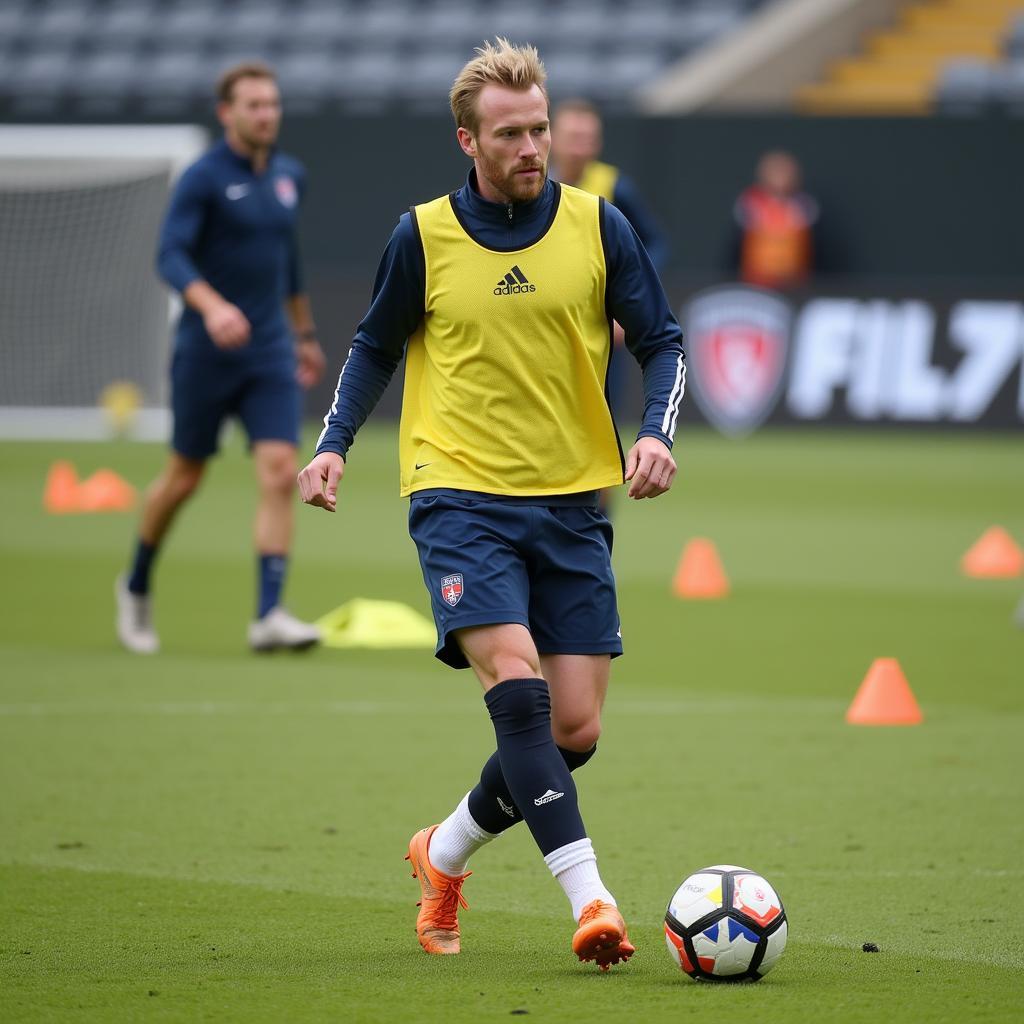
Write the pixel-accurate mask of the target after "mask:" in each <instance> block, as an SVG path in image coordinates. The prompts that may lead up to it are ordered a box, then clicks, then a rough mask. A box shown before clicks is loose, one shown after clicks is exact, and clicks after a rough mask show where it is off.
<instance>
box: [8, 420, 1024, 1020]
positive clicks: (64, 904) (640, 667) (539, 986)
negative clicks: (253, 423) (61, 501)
mask: <svg viewBox="0 0 1024 1024" xmlns="http://www.w3.org/2000/svg"><path fill="white" fill-rule="evenodd" d="M394 447H395V446H394V437H393V435H392V433H391V431H390V430H389V429H386V428H376V429H372V428H370V429H367V430H366V431H365V432H364V434H363V435H361V436H360V439H359V442H358V444H357V446H356V448H355V449H354V451H353V458H352V461H351V466H350V469H349V472H348V476H347V478H346V482H345V484H344V485H343V492H342V502H341V505H340V511H339V513H338V514H337V515H335V516H329V515H327V514H324V513H321V512H314V511H312V510H309V509H302V510H301V511H300V515H299V532H298V538H297V545H296V552H295V558H294V566H293V571H292V574H291V579H290V582H289V587H288V595H287V596H288V603H289V605H290V606H291V607H292V608H293V609H294V610H295V611H296V612H297V613H299V614H302V615H305V616H310V617H315V616H317V615H318V614H320V613H322V612H324V611H326V610H328V609H329V608H332V607H334V606H335V605H337V604H339V603H341V602H342V601H344V600H346V599H348V598H350V597H353V596H357V595H361V596H368V597H388V598H396V599H399V600H404V601H407V602H408V603H410V604H412V605H413V606H415V607H417V608H419V609H420V610H422V611H424V612H426V611H427V600H426V595H425V594H424V593H423V589H422V582H421V579H420V576H419V569H418V566H417V563H416V558H415V552H414V549H413V546H412V543H411V541H409V539H408V536H407V533H406V530H405V511H406V506H405V503H404V502H403V501H401V500H400V499H398V498H397V497H396V484H395V481H396V479H397V467H396V457H395V453H394ZM676 454H677V458H678V460H679V463H680V475H679V479H678V482H677V484H676V487H675V489H674V490H673V492H672V493H670V494H669V495H667V496H665V497H664V498H661V499H659V500H658V501H655V502H641V503H636V504H632V503H630V504H628V505H627V503H626V502H625V501H620V503H619V507H618V517H617V524H616V525H617V539H616V550H615V565H616V572H617V575H618V579H619V583H620V597H621V609H622V617H623V635H624V639H625V643H626V649H627V656H626V657H625V658H623V659H621V660H620V661H619V662H617V663H616V666H615V670H614V672H613V685H612V692H611V695H610V699H609V702H608V707H607V712H606V719H605V735H604V738H603V739H602V742H601V749H600V753H599V756H598V757H597V758H596V759H595V760H594V761H593V762H592V763H591V764H590V765H588V766H587V768H586V769H584V770H583V771H582V772H580V773H579V775H578V782H579V785H580V789H581V802H582V808H583V813H584V817H585V819H586V821H587V823H588V826H589V830H590V833H591V835H592V836H593V838H594V841H595V845H596V848H597V850H598V853H599V857H600V863H601V867H602V872H603V874H604V876H605V878H606V880H607V882H608V883H609V885H610V886H611V888H612V890H613V891H614V892H615V893H616V894H617V896H618V898H619V901H620V903H621V905H622V908H623V910H624V911H625V914H626V917H627V920H628V922H629V924H630V934H631V937H632V938H633V939H634V941H635V942H636V945H637V947H638V953H637V955H636V957H635V958H634V959H633V961H632V962H630V963H629V964H628V965H626V966H625V967H624V968H621V969H614V970H613V971H612V972H611V973H610V974H609V975H600V974H599V973H598V972H597V971H596V970H595V969H594V968H593V967H592V966H587V967H585V966H583V965H580V964H578V963H576V962H575V961H574V959H573V958H572V956H571V953H570V951H569V938H570V935H571V933H572V928H573V923H572V921H571V920H570V917H569V913H568V909H567V906H566V904H565V900H564V898H563V897H562V895H561V893H560V891H559V890H558V887H557V885H556V884H555V882H554V881H553V880H552V879H551V878H550V876H549V875H548V874H547V871H546V870H545V868H544V866H543V863H542V862H541V860H540V858H539V856H538V855H537V853H536V850H535V849H534V848H533V847H532V845H531V843H530V840H529V836H528V834H527V833H526V831H525V829H524V828H523V827H522V826H520V827H519V828H518V829H516V830H514V831H513V832H511V833H509V834H507V835H506V836H505V837H503V838H502V839H501V840H499V841H498V842H496V843H495V844H493V845H492V846H491V847H490V848H489V849H487V850H485V851H483V852H482V853H481V854H480V855H478V857H477V858H476V859H475V861H474V863H473V865H472V867H473V869H474V872H475V874H474V877H473V878H472V879H471V880H470V882H469V883H467V886H466V895H467V897H468V900H469V902H470V904H471V906H472V910H471V911H469V912H468V913H464V914H463V915H462V919H463V945H464V948H465V952H464V953H463V954H462V955H461V956H459V957H445V958H434V957H427V956H425V955H424V954H423V953H421V952H420V950H419V947H418V946H417V944H416V940H415V936H414V934H413V920H414V915H415V908H414V906H413V904H414V902H415V900H416V899H417V898H418V887H417V885H416V883H415V882H414V881H413V880H412V879H411V878H410V877H409V873H408V867H407V865H406V864H405V863H404V862H403V860H402V857H403V854H404V852H405V844H406V842H407V840H408V837H409V835H410V834H411V832H413V831H414V830H415V829H416V828H419V827H421V826H423V825H426V824H429V823H431V822H433V821H436V820H439V819H440V818H441V817H442V816H444V815H445V814H446V813H447V812H448V810H449V809H450V808H451V806H453V804H454V803H455V801H456V800H457V799H458V798H459V797H460V796H461V795H462V794H463V793H464V792H465V791H466V789H468V788H469V786H470V785H471V784H472V783H473V781H474V778H475V773H476V772H477V771H478V769H479V767H480V764H481V763H482V761H483V759H484V758H485V757H486V756H487V754H488V753H489V752H490V750H491V749H492V739H491V733H490V727H489V724H488V721H487V717H486V714H485V711H484V708H483V705H482V701H481V700H480V697H479V694H478V692H477V688H476V684H475V682H474V681H473V680H472V678H471V677H470V676H469V674H468V673H460V674H456V673H453V672H451V671H450V670H447V669H445V668H443V667H442V666H440V665H438V664H436V663H434V662H433V661H432V659H431V657H430V655H429V652H377V653H374V652H339V651H317V652H315V653H313V654H311V655H309V656H305V657H284V656H274V657H264V658H258V657H253V656H250V655H249V654H248V653H247V652H246V650H245V647H244V628H245V624H246V622H247V620H248V618H249V616H250V613H251V603H252V590H253V577H254V571H255V570H254V565H253V560H252V558H251V556H250V550H249V542H248V535H249V531H248V525H247V524H248V520H249V517H250V513H251V508H252V485H251V482H250V475H249V474H250V469H249V466H248V464H247V461H246V459H245V457H244V456H243V454H242V453H241V451H240V446H239V444H238V443H237V441H236V442H235V443H234V444H232V445H230V446H229V449H228V451H227V453H226V454H225V455H224V456H223V457H222V458H220V459H219V460H218V461H217V462H216V463H215V465H214V466H213V467H212V473H211V475H210V478H209V479H208V480H207V482H206V483H205V484H204V490H203V493H201V494H200V495H199V496H198V498H197V500H196V501H195V502H194V503H193V504H192V506H191V507H190V508H189V509H187V511H186V513H185V515H184V517H183V519H182V521H181V522H180V523H179V524H178V526H177V528H176V530H175V532H174V535H173V537H172V538H171V541H170V543H169V545H168V547H167V548H166V550H165V552H164V553H163V555H162V556H161V561H160V564H159V565H158V567H157V576H156V585H157V595H158V604H157V621H158V626H159V629H160V633H161V637H162V640H163V645H164V650H163V653H161V654H160V655H159V656H157V657H155V658H151V659H138V658H133V657H131V656H130V655H127V654H124V653H122V652H121V651H119V650H118V649H117V647H116V645H115V642H114V638H113V631H112V604H113V602H112V583H113V578H114V576H115V574H116V573H117V572H118V571H119V570H120V569H121V568H122V566H123V563H124V561H125V559H126V558H127V555H128V551H129V547H130V542H131V536H132V533H133V523H134V520H133V518H132V517H130V516H123V515H107V516H84V517H49V516H45V515H44V514H43V513H42V512H41V507H40V496H41V491H42V482H43V478H44V475H45V471H46V468H47V465H48V464H49V462H50V461H51V460H52V459H54V458H56V457H70V458H72V459H74V460H75V462H76V463H77V465H78V468H79V471H80V472H82V473H87V472H91V471H92V470H94V469H96V468H98V467H100V466H103V465H110V466H113V467H114V468H116V469H117V470H119V471H120V472H122V473H123V474H124V475H125V476H127V477H128V478H129V479H130V480H131V481H133V482H134V483H136V484H138V485H143V484H144V483H145V482H146V481H147V480H148V479H149V478H150V477H151V476H152V475H153V474H154V473H155V471H156V469H157V467H158V465H159V463H160V460H161V459H162V452H161V451H160V449H158V448H155V447H152V446H145V445H128V444H111V445H91V444H80V445H70V446H62V447H61V448H60V449H59V450H57V449H56V448H55V446H52V445H43V444H17V445H15V444H5V445H0V473H2V479H3V494H4V516H3V523H4V529H3V531H2V534H0V567H2V574H3V581H4V585H3V587H2V590H0V663H2V666H3V668H2V682H0V782H2V792H3V799H2V800H0V1018H2V1019H3V1020H4V1021H5V1022H14V1021H40V1020H46V1021H63V1020H111V1021H123V1020H147V1021H149V1020H152V1021H161V1020H168V1021H172V1020H173V1021H192V1020H211V1021H245V1022H253V1021H281V1020H302V1021H318V1020H325V1021H326V1020H346V1021H409V1020H421V1021H441V1020H445V1021H452V1022H458V1021H480V1020H505V1019H507V1018H508V1017H509V1016H510V1015H512V1014H517V1015H518V1014H523V1015H526V1014H528V1015H529V1016H530V1019H532V1020H544V1021H587V1022H593V1021H594V1020H621V1021H660V1020H676V1019H682V1018H690V1017H692V1018H697V1017H698V1016H703V1017H706V1016H707V1015H709V1014H710V1015H714V1016H715V1017H716V1018H718V1017H722V1016H729V1017H730V1018H731V1019H740V1020H756V1021H759V1022H767V1024H774V1022H783V1021H786V1022H792V1021H804V1020H806V1021H833V1020H834V1021H876V1020H880V1019H881V1020H900V1021H957V1022H962V1021H1007V1020H1011V1019H1019V1017H1018V1015H1019V1013H1020V1007H1021V1003H1022V991H1024V990H1022V983H1021V976H1022V975H1021V971H1022V968H1024V943H1022V938H1021V934H1022V929H1021V924H1022V917H1021V911H1020V901H1019V899H1018V898H1017V895H1016V893H1017V892H1018V890H1019V889H1020V885H1021V879H1022V875H1024V869H1022V867H1021V860H1020V852H1021V849H1022V848H1024V814H1022V810H1024V805H1022V801H1021V790H1020V777H1021V771H1022V768H1024V758H1022V755H1021V752H1020V741H1021V736H1022V725H1024V687H1022V685H1021V684H1022V682H1024V631H1020V630H1017V629H1015V628H1014V627H1013V626H1012V625H1011V621H1010V620H1011V615H1012V612H1013V609H1014V607H1015V605H1016V604H1017V602H1018V600H1019V599H1020V596H1021V592H1022V590H1024V581H1022V580H1018V581H1015V582H1013V581H1011V582H1000V581H993V582H979V581H973V580H967V579H964V578H962V577H961V576H960V575H959V573H958V565H957V563H958V559H959V557H960V555H961V554H962V552H963V551H964V550H965V549H966V548H967V546H968V545H969V544H970V543H972V542H973V541H974V540H975V539H976V537H977V536H978V535H979V534H980V533H981V532H982V530H983V529H984V528H986V527H987V526H989V525H990V524H992V523H1001V524H1002V525H1004V526H1006V527H1007V528H1008V529H1009V530H1010V531H1011V532H1012V533H1014V534H1015V536H1016V537H1017V539H1018V541H1024V458H1022V451H1021V446H1020V442H1019V440H1017V439H1014V438H1009V437H1001V438H1000V437H990V438H983V437H979V436H972V437H964V436H961V437H951V436H949V435H940V434H929V435H907V434H883V433H871V434H841V433H835V434H821V435H814V436H812V435H807V434H801V433H779V432H765V433H762V434H760V435H758V436H756V437H755V438H753V439H751V440H749V441H746V442H743V443H730V442H727V441H724V440H722V439H720V438H718V437H716V436H713V435H711V434H708V433H704V432H699V431H693V432H690V433H689V434H688V435H686V436H683V437H682V438H681V439H680V442H679V444H678V445H677V450H676ZM694 535H706V536H710V537H712V538H713V539H714V540H715V541H716V543H717V544H718V546H719V550H720V552H721V554H722V557H723V560H724V562H725V566H726V569H727V571H728V572H729V574H730V577H731V580H732V583H733V593H732V595H731V596H730V597H729V598H728V599H727V600H724V601H718V602H707V603H684V602H680V601H678V600H676V599H674V598H672V597H671V596H670V594H669V581H670V579H671V576H672V572H673V569H674V567H675V563H676V560H677V558H678V556H679V553H680V550H681V547H682V544H683V542H684V541H685V540H686V539H687V538H688V537H691V536H694ZM882 655H889V656H895V657H898V658H899V659H900V660H901V663H902V665H903V668H904V670H905V672H906V674H907V677H908V679H909V681H910V684H911V686H912V687H913V689H914V691H915V693H916V694H917V697H918V699H919V701H920V703H921V705H922V707H923V710H924V714H925V722H924V724H923V725H921V726H919V727H915V728H873V729H872V728H855V727H850V726H847V725H846V724H845V723H844V721H843V712H844V710H845V708H846V706H847V704H848V703H849V701H850V699H851V698H852V696H853V694H854V692H855V690H856V688H857V686H858V684H859V683H860V680H861V679H862V677H863V675H864V673H865V672H866V670H867V668H868V666H869V664H870V662H871V661H872V659H874V658H875V657H877V656H882ZM717 862H732V863H740V864H744V865H746V866H749V867H752V868H754V869H756V870H758V871H761V872H762V873H763V874H765V875H766V876H767V877H768V878H769V879H770V880H771V881H772V882H773V883H775V884H776V886H777V887H778V889H779V891H780V892H781V894H782V897H783V900H784V901H785V903H786V907H787V910H788V913H789V916H790V921H791V931H790V943H789V948H788V949H787V951H786V954H785V955H784V957H783V959H782V961H781V963H780V964H779V966H778V967H777V968H776V969H775V971H774V972H773V973H772V974H770V975H769V976H768V978H767V979H766V980H765V981H763V982H761V983H760V984H758V985H753V986H742V987H738V988H737V987H713V986H708V985H696V984H694V983H692V982H690V981H688V980H687V979H686V978H684V977H682V976H680V975H679V974H678V973H677V972H676V970H675V968H674V967H673V966H672V964H671V962H670V960H669V957H668V954H667V952H666V951H665V949H664V943H663V939H662V937H661V924H660V922H661V917H662V914H663V912H664V908H665V904H666V902H667V900H668V897H669V895H670V894H671V892H672V891H673V889H674V888H675V886H676V885H677V884H678V883H679V881H680V880H681V879H682V878H683V877H684V876H685V875H686V874H688V873H689V872H691V871H693V870H695V869H697V868H700V867H702V866H704V865H705V864H708V863H717ZM864 942H875V943H877V944H878V946H879V947H880V952H879V953H875V954H867V953H864V952H862V951H861V945H862V943H864Z"/></svg>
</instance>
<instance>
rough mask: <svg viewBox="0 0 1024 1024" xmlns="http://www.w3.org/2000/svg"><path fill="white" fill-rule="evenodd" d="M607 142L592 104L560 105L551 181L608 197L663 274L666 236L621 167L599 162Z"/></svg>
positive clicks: (554, 122) (553, 128) (553, 136)
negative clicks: (604, 143)
mask: <svg viewBox="0 0 1024 1024" xmlns="http://www.w3.org/2000/svg"><path fill="white" fill-rule="evenodd" d="M603 141H604V140H603V132H602V124H601V115H600V114H599V113H598V112H597V108H596V107H595V106H594V105H593V104H592V103H591V102H590V101H589V100H583V99H571V100H564V101H563V102H561V103H559V104H558V106H557V107H555V111H554V115H553V116H552V119H551V164H552V167H551V177H553V178H555V179H557V180H558V181H564V182H565V184H566V185H575V186H576V188H581V189H583V191H584V192H591V193H593V194H594V195H598V196H604V198H605V199H607V200H608V201H609V202H610V203H613V204H614V205H615V206H617V207H618V208H619V209H620V210H621V211H622V213H623V214H624V215H625V217H626V220H628V221H629V223H630V224H631V225H632V227H633V230H634V231H635V232H636V233H637V235H638V236H639V238H640V241H641V242H643V243H644V248H645V249H646V250H647V255H648V256H650V257H651V262H652V263H653V264H654V266H655V269H656V270H658V271H660V270H662V269H663V267H664V263H665V258H666V256H667V255H668V245H667V244H666V242H665V236H664V235H663V234H662V233H661V232H660V231H659V230H658V225H657V224H656V223H655V221H654V218H653V217H652V216H651V214H650V213H649V212H648V210H647V207H646V206H645V205H644V204H643V202H642V200H641V199H640V194H639V192H638V191H637V188H636V185H634V184H633V182H632V181H631V180H630V179H629V178H628V177H627V176H626V175H625V174H623V173H622V172H621V171H620V170H619V169H618V168H617V167H613V166H612V165H611V164H606V163H602V162H601V161H600V160H598V159H597V158H598V157H599V156H600V155H601V146H602V144H603Z"/></svg>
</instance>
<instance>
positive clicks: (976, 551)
mask: <svg viewBox="0 0 1024 1024" xmlns="http://www.w3.org/2000/svg"><path fill="white" fill-rule="evenodd" d="M960 568H961V569H962V570H963V573H964V575H965V576H974V577H975V578H977V579H1010V578H1012V577H1014V576H1019V575H1020V574H1021V573H1022V572H1024V551H1021V549H1020V548H1019V547H1018V546H1017V542H1016V541H1015V540H1014V539H1013V538H1012V537H1011V536H1010V535H1009V534H1008V533H1007V532H1006V530H1004V529H1003V528H1002V527H1001V526H990V527H989V528H988V529H987V530H986V531H985V532H984V533H983V534H982V535H981V536H980V537H979V538H978V539H977V540H976V541H975V542H974V543H973V544H972V545H971V546H970V548H969V549H968V550H967V553H966V554H965V555H964V557H963V558H961V559H960Z"/></svg>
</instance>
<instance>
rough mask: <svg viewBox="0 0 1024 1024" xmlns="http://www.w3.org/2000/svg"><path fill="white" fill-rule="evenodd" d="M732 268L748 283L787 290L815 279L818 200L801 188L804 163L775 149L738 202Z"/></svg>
mask: <svg viewBox="0 0 1024 1024" xmlns="http://www.w3.org/2000/svg"><path fill="white" fill-rule="evenodd" d="M733 212H734V216H735V218H736V232H735V241H734V244H733V258H732V267H731V269H732V270H733V271H734V272H735V273H736V274H737V276H738V277H739V279H740V280H741V281H743V282H745V283H746V284H753V285H759V286H760V287H762V288H773V289H776V290H781V291H785V290H786V289H791V288H799V287H801V286H802V285H805V284H807V282H808V281H809V280H810V278H811V276H812V274H813V272H814V270H815V267H816V263H817V255H818V245H817V239H816V233H817V224H818V204H817V202H816V201H815V200H814V198H813V197H812V196H809V195H808V194H807V193H806V192H802V191H801V172H800V164H799V163H797V160H796V158H795V157H794V156H792V155H791V154H790V153H786V152H783V151H782V150H773V151H770V152H768V153H765V154H764V155H763V156H762V157H761V159H760V160H759V161H758V163H757V180H756V181H755V182H754V184H753V185H751V186H750V187H749V188H747V189H745V190H744V191H743V192H742V193H741V194H740V197H739V198H738V199H737V200H736V205H735V207H734V210H733Z"/></svg>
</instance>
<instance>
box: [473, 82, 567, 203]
mask: <svg viewBox="0 0 1024 1024" xmlns="http://www.w3.org/2000/svg"><path fill="white" fill-rule="evenodd" d="M476 104H477V105H476V109H477V115H478V117H479V119H480V124H479V127H478V128H477V131H476V134H475V135H470V133H469V132H467V131H466V129H465V128H460V129H459V142H460V144H461V145H462V148H463V151H464V152H465V153H466V154H467V155H469V156H471V157H472V158H473V161H474V163H475V164H476V172H477V181H478V183H479V185H480V191H481V193H482V194H483V196H484V198H485V199H490V200H491V201H493V202H507V201H509V200H511V201H513V202H517V203H521V202H525V201H527V200H530V199H536V198H537V196H539V195H540V193H541V191H542V189H543V188H544V182H545V181H546V180H547V173H548V152H549V151H550V149H551V129H550V125H549V123H548V101H547V97H546V96H545V95H544V93H543V92H541V90H540V88H539V87H538V86H536V85H534V86H531V87H530V89H528V90H527V91H525V92H523V91H520V90H516V89H508V88H506V87H505V86H501V85H485V86H484V87H483V89H482V90H481V91H480V95H479V96H478V97H477V101H476Z"/></svg>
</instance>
